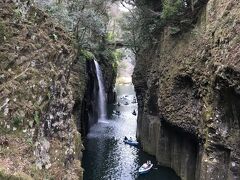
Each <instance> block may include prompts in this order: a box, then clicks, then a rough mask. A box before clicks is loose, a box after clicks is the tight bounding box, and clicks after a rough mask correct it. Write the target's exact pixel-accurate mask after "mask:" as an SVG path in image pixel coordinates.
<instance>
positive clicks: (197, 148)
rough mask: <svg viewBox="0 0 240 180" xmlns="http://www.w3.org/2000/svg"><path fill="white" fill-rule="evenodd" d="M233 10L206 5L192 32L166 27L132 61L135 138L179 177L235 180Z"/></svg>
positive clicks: (233, 6) (237, 71) (239, 82)
mask: <svg viewBox="0 0 240 180" xmlns="http://www.w3.org/2000/svg"><path fill="white" fill-rule="evenodd" d="M239 8H240V6H239V2H238V1H237V0H230V1H229V0H221V1H216V0H209V1H208V3H207V4H206V5H205V6H204V7H202V9H201V11H200V13H199V14H198V20H197V23H196V25H195V27H194V28H193V29H191V30H189V31H188V32H185V33H182V34H180V35H175V36H172V35H171V34H170V33H169V32H170V30H169V28H168V27H165V29H164V31H163V32H162V33H161V36H160V37H159V43H158V45H154V46H153V47H149V48H148V49H145V50H141V51H140V52H139V54H138V56H137V64H136V67H135V72H134V77H133V81H134V85H135V88H136V93H137V98H138V102H139V117H138V128H137V129H138V133H137V135H138V138H139V139H140V140H141V142H142V145H143V148H144V150H146V151H147V152H149V153H150V154H153V155H155V156H156V157H157V159H158V161H159V162H160V164H162V165H165V166H169V167H172V168H173V169H174V170H175V171H176V172H177V173H178V175H179V176H180V177H181V178H182V179H186V180H188V179H189V180H192V179H201V180H203V179H204V180H205V179H219V180H223V179H229V180H230V179H231V180H232V179H239V178H240V167H239V166H240V154H239V153H240V152H239V149H240V147H239V146H240V143H239V140H240V139H239V129H240V115H239V112H240V109H239V107H240V106H239V105H240V104H239V100H240V99H239V97H240V94H239V86H240V66H239V52H240V51H239V48H240V45H239V32H240V25H239V24H240V23H239V19H240V12H239ZM146 54H147V55H146ZM149 54H150V55H149Z"/></svg>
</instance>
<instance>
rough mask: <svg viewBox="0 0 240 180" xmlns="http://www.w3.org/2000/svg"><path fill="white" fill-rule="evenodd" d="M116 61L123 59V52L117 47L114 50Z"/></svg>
mask: <svg viewBox="0 0 240 180" xmlns="http://www.w3.org/2000/svg"><path fill="white" fill-rule="evenodd" d="M112 54H113V58H114V61H116V62H118V61H120V60H121V59H122V57H123V54H122V52H121V51H120V50H119V49H116V50H115V51H113V52H112Z"/></svg>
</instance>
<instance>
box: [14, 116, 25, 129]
mask: <svg viewBox="0 0 240 180" xmlns="http://www.w3.org/2000/svg"><path fill="white" fill-rule="evenodd" d="M22 123H23V119H22V118H21V117H19V116H16V117H14V118H13V122H12V124H13V126H14V127H17V128H18V127H20V125H21V124H22Z"/></svg>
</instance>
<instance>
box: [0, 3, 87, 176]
mask: <svg viewBox="0 0 240 180" xmlns="http://www.w3.org/2000/svg"><path fill="white" fill-rule="evenodd" d="M73 44H74V43H73V40H72V37H71V36H70V35H69V34H68V33H66V32H65V31H64V30H63V29H62V28H61V27H59V26H56V25H55V24H54V23H52V21H51V20H50V18H49V17H48V16H47V15H46V14H45V13H44V12H42V11H41V10H39V9H37V8H35V7H34V6H31V5H29V2H28V1H26V2H25V1H22V2H19V3H14V2H12V1H6V2H2V1H1V2H0V135H1V136H0V166H1V168H0V179H2V178H3V179H5V178H10V179H11V178H13V179H14V178H19V179H44V178H48V179H51V178H53V179H79V178H81V177H82V168H81V162H80V158H81V149H82V143H81V136H80V133H79V131H78V130H77V126H76V124H77V123H76V121H77V119H78V118H77V116H76V114H77V113H75V112H76V111H79V110H78V109H76V108H74V107H76V105H77V103H79V104H81V102H82V99H83V97H84V92H85V84H86V69H85V66H86V65H85V61H83V60H82V59H79V58H78V57H77V52H76V50H75V49H74V48H73Z"/></svg>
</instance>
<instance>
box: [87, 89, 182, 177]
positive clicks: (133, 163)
mask: <svg viewBox="0 0 240 180" xmlns="http://www.w3.org/2000/svg"><path fill="white" fill-rule="evenodd" d="M116 91H117V99H118V102H120V106H118V105H117V104H112V105H108V107H107V118H106V119H105V120H102V119H101V121H99V122H98V123H97V124H95V125H94V126H93V127H92V128H91V129H90V132H89V134H88V136H87V138H86V141H85V144H84V146H85V151H84V156H83V168H84V169H85V171H84V180H135V179H137V180H180V178H179V177H177V176H176V174H175V172H174V171H173V170H171V169H169V168H165V167H161V166H158V165H157V162H156V160H155V158H154V157H152V156H150V155H148V154H146V153H144V152H143V151H142V150H141V148H136V147H133V146H129V145H127V144H124V143H123V138H124V136H127V137H130V136H131V137H133V139H135V135H136V126H137V116H134V115H133V114H132V112H133V110H134V109H135V110H137V103H132V100H133V98H134V97H135V92H134V87H133V85H131V84H125V85H116ZM126 102H128V105H125V103H126ZM116 110H119V111H120V112H121V115H115V113H114V111H116ZM147 160H151V161H152V162H153V163H154V167H153V169H152V170H151V171H150V172H149V173H148V174H145V175H139V174H138V172H137V171H138V168H139V167H140V166H141V165H142V164H143V163H144V162H146V161H147Z"/></svg>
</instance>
